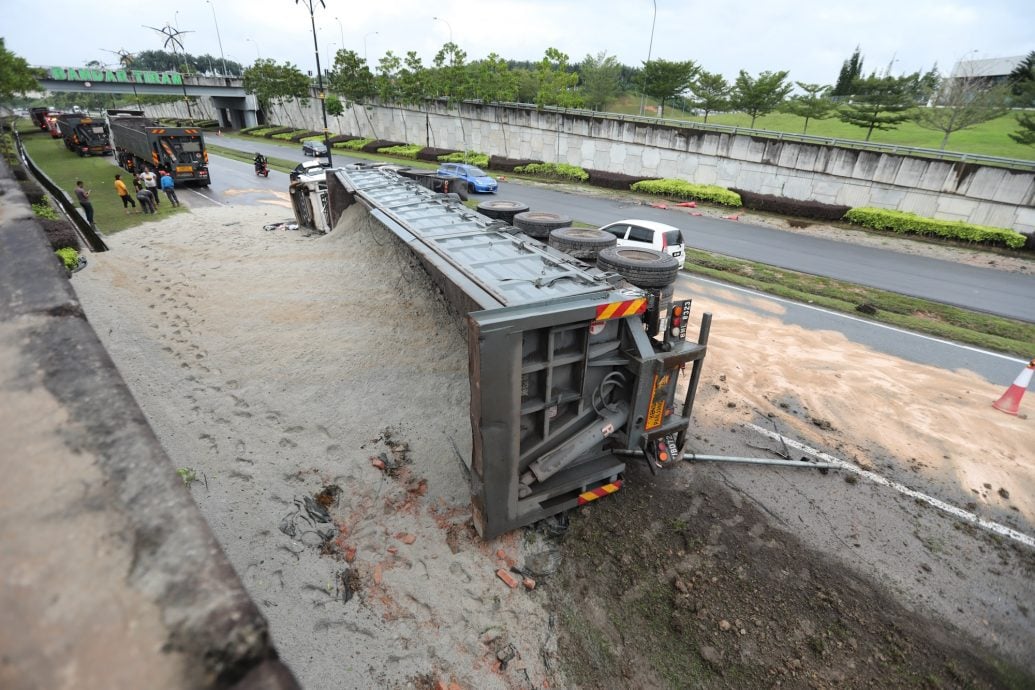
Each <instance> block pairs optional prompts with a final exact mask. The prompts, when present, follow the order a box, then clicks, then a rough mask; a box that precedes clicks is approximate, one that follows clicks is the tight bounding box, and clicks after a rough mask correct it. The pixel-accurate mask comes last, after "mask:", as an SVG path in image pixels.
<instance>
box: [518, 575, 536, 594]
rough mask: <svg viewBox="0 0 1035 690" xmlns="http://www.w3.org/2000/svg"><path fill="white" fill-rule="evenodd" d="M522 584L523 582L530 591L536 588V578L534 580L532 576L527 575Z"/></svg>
mask: <svg viewBox="0 0 1035 690" xmlns="http://www.w3.org/2000/svg"><path fill="white" fill-rule="evenodd" d="M521 584H523V585H524V586H525V589H527V590H529V591H531V590H533V589H535V580H533V579H532V578H530V577H526V578H525V579H524V580H522V581H521Z"/></svg>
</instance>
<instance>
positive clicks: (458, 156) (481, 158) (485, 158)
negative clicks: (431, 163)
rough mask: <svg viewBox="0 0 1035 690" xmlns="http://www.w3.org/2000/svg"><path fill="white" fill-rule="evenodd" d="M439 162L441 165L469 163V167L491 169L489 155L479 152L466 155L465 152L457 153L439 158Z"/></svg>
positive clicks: (470, 152)
mask: <svg viewBox="0 0 1035 690" xmlns="http://www.w3.org/2000/svg"><path fill="white" fill-rule="evenodd" d="M438 160H439V162H441V163H467V164H468V165H477V166H478V167H479V168H487V167H489V154H487V153H478V152H477V151H468V152H467V153H466V154H465V153H464V152H463V151H457V152H456V153H449V154H446V155H444V156H439V157H438Z"/></svg>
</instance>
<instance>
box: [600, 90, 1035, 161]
mask: <svg viewBox="0 0 1035 690" xmlns="http://www.w3.org/2000/svg"><path fill="white" fill-rule="evenodd" d="M648 106H649V107H650V110H649V111H648V112H646V113H645V114H646V115H647V116H648V117H652V116H654V114H655V113H656V112H657V110H656V107H655V103H654V102H652V101H650V100H648ZM608 110H610V111H611V112H615V113H622V114H625V115H638V114H639V112H640V102H639V97H632V96H625V97H623V98H621V99H619V100H617V101H615V102H614V103H611V104H610V105H609V106H608ZM663 117H665V118H666V119H670V120H686V121H688V122H703V121H704V117H703V116H697V115H690V114H687V113H684V112H683V111H681V110H679V109H677V108H674V107H672V106H671V105H668V106H665V112H664V113H663ZM708 124H714V125H729V126H731V127H750V126H751V116H750V115H745V114H744V113H709V115H708ZM804 126H805V118H803V117H798V116H797V115H789V114H787V113H770V114H769V115H763V116H762V117H759V118H757V119H756V120H755V125H754V128H755V129H767V130H770V131H773V132H787V133H789V134H801V133H802V128H803V127H804ZM1018 129H1019V127H1018V125H1017V118H1016V117H1015V116H1014V115H1013V114H1007V115H1003V116H1002V117H998V118H996V119H994V120H989V121H988V122H983V123H981V124H979V125H975V126H974V127H972V128H970V129H965V130H962V131H959V132H953V133H952V135H951V136H950V137H949V142H948V144H947V145H946V147H945V148H946V150H947V151H955V152H959V153H974V154H978V155H984V156H999V157H1002V158H1016V159H1018V160H1028V161H1030V160H1035V149H1033V148H1032V147H1031V146H1025V145H1024V144H1018V143H1017V142H1015V141H1014V140H1013V139H1011V138H1010V137H1009V136H1008V135H1009V134H1010V133H1011V132H1016V131H1017V130H1018ZM805 133H806V134H808V135H811V136H816V137H833V138H836V139H854V140H858V141H862V140H863V139H864V138H865V137H866V130H865V129H862V128H860V127H854V126H852V125H849V124H846V123H844V122H841V120H839V119H837V117H831V118H827V119H825V120H809V128H808V131H807V132H805ZM942 136H944V135H943V134H942V132H935V131H932V130H929V129H923V128H922V127H920V126H919V125H917V124H916V123H913V122H904V123H902V124H901V125H900V126H899V127H898V129H892V130H888V131H880V130H874V131H873V135H872V136H871V137H870V141H871V142H872V143H877V144H890V145H893V146H916V147H919V148H926V149H937V148H939V147H940V146H941V143H942Z"/></svg>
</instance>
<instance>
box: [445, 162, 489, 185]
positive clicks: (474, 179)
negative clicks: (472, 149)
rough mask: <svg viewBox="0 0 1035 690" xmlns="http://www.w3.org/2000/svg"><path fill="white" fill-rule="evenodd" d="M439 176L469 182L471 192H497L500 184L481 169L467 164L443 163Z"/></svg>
mask: <svg viewBox="0 0 1035 690" xmlns="http://www.w3.org/2000/svg"><path fill="white" fill-rule="evenodd" d="M438 174H439V175H454V176H456V177H459V178H461V179H463V180H465V181H466V182H467V189H468V190H469V191H471V192H495V191H496V190H497V189H499V183H497V182H496V179H495V178H492V177H489V176H488V175H486V174H485V173H484V172H483V171H482V169H481V168H479V167H478V166H475V165H468V164H466V163H443V164H442V165H440V166H439V168H438Z"/></svg>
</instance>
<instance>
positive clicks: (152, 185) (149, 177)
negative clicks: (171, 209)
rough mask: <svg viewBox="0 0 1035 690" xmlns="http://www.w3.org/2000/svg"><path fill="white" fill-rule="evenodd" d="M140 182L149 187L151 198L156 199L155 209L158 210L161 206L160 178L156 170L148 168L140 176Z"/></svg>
mask: <svg viewBox="0 0 1035 690" xmlns="http://www.w3.org/2000/svg"><path fill="white" fill-rule="evenodd" d="M140 181H141V182H143V183H144V186H145V187H147V191H149V192H151V196H152V197H154V202H155V207H156V208H157V207H158V205H159V204H161V200H160V199H159V198H158V176H157V175H155V171H154V168H148V169H147V170H145V171H144V172H142V173H141V174H140Z"/></svg>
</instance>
